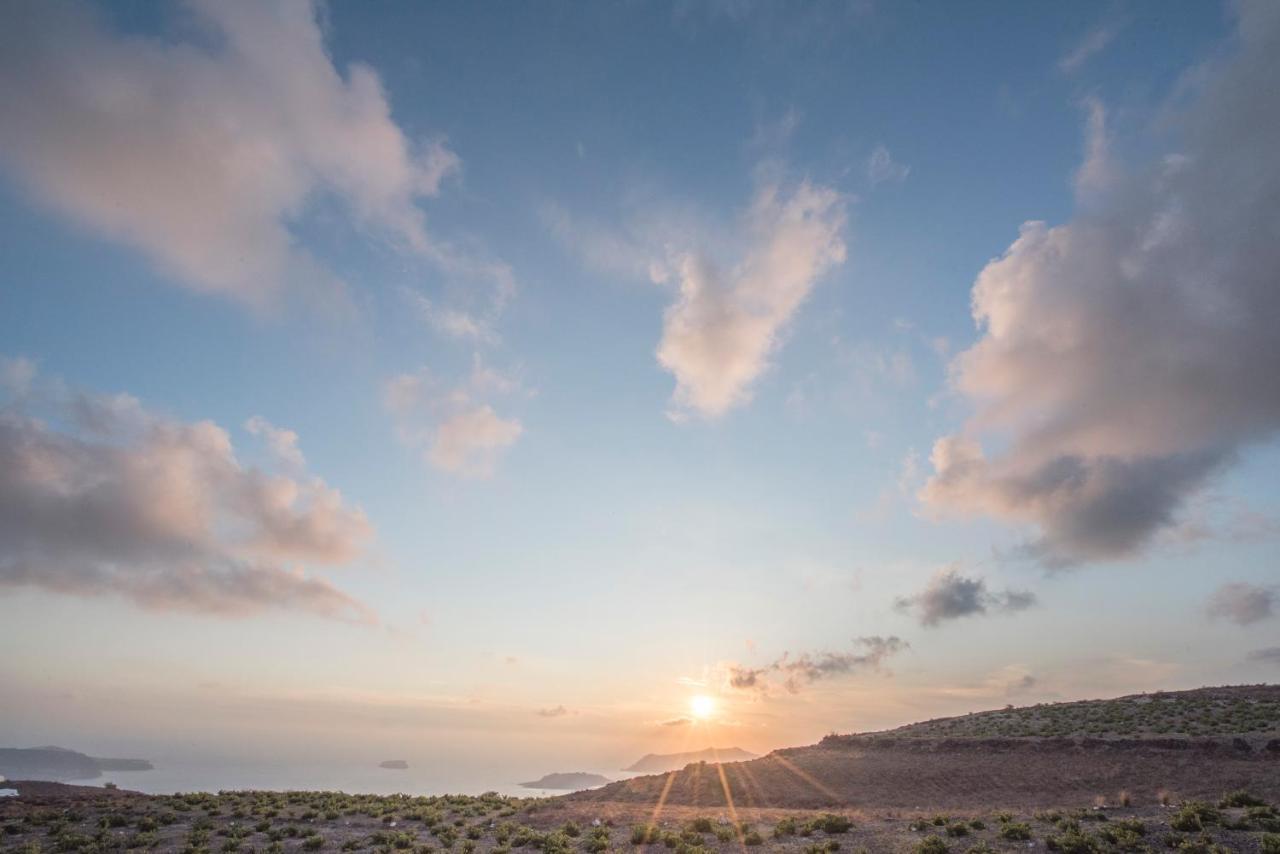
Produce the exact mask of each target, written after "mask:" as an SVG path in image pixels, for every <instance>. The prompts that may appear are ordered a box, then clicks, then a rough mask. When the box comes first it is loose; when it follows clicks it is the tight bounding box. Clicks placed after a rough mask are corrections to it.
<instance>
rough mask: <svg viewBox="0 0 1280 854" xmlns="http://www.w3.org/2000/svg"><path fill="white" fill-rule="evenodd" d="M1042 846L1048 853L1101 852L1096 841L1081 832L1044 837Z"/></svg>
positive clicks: (1089, 853)
mask: <svg viewBox="0 0 1280 854" xmlns="http://www.w3.org/2000/svg"><path fill="white" fill-rule="evenodd" d="M1044 845H1045V847H1046V848H1048V849H1049V850H1050V851H1060V852H1062V854H1100V852H1101V851H1102V849H1101V847H1100V846H1099V845H1098V841H1097V840H1096V839H1094V838H1093V837H1092V836H1090V835H1089V834H1087V833H1085V832H1084V831H1081V830H1068V831H1067V832H1065V833H1060V834H1057V835H1055V836H1048V837H1045V840H1044Z"/></svg>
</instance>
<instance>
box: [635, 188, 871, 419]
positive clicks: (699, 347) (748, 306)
mask: <svg viewBox="0 0 1280 854" xmlns="http://www.w3.org/2000/svg"><path fill="white" fill-rule="evenodd" d="M845 219H846V216H845V206H844V202H843V200H842V199H841V197H840V195H839V194H838V193H836V192H835V191H834V190H831V189H829V188H826V187H820V186H814V185H812V184H809V183H808V182H805V183H801V184H800V185H799V186H797V187H796V188H795V189H794V190H792V191H790V192H786V191H784V190H783V189H782V188H781V187H779V186H778V185H776V184H770V185H767V186H765V187H763V188H762V189H761V190H760V191H759V192H758V193H757V195H756V198H755V200H754V202H753V203H752V205H751V209H750V211H749V212H748V215H747V218H746V232H747V235H748V244H749V248H748V249H747V251H746V253H745V255H744V257H743V258H742V260H741V261H740V262H739V263H738V264H737V265H736V266H734V267H733V268H731V269H729V270H721V269H720V268H718V267H717V266H716V264H715V263H713V262H712V261H711V260H710V259H709V258H707V257H705V256H703V255H701V254H699V253H697V252H689V253H685V254H683V255H682V256H681V257H679V258H677V259H676V260H675V263H674V267H675V273H676V275H677V277H678V278H679V287H680V296H679V299H678V300H677V301H676V302H675V303H674V304H673V305H671V306H670V307H669V308H668V309H667V311H666V314H665V317H664V322H663V330H662V341H661V342H660V343H659V345H658V351H657V356H658V362H659V363H660V364H661V365H662V366H663V367H664V368H666V369H667V370H668V371H670V372H671V373H672V374H674V375H675V378H676V390H675V394H674V396H673V402H674V404H675V407H676V411H677V412H678V413H684V412H688V411H693V412H696V413H698V414H700V415H703V416H706V417H715V416H719V415H722V414H724V413H725V412H726V411H728V410H729V409H731V408H732V407H734V406H737V405H739V404H742V403H744V402H746V401H747V400H749V399H750V397H751V391H752V388H751V387H752V384H753V383H754V382H755V381H756V379H757V378H758V377H759V376H760V374H761V373H762V372H763V371H764V370H765V368H767V367H768V364H769V359H770V357H771V356H772V355H773V353H774V351H775V350H776V349H777V347H778V343H779V336H780V334H781V332H782V330H783V328H784V327H785V325H786V323H787V322H788V321H789V320H790V319H791V317H792V315H793V314H795V312H796V309H798V308H799V307H800V305H801V303H803V302H804V300H805V298H806V297H808V295H809V292H810V291H811V290H812V289H813V286H814V284H815V283H816V282H817V281H818V279H820V278H821V277H822V276H823V275H824V274H825V273H826V272H827V271H828V270H829V269H831V267H833V266H835V265H838V264H841V263H843V262H844V260H845V244H844V240H843V238H842V233H843V231H844V226H845Z"/></svg>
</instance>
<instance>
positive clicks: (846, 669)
mask: <svg viewBox="0 0 1280 854" xmlns="http://www.w3.org/2000/svg"><path fill="white" fill-rule="evenodd" d="M854 646H856V647H857V648H858V650H859V651H857V652H820V653H808V652H806V653H802V654H800V655H798V656H795V657H792V656H791V654H790V653H784V654H783V655H782V657H781V658H778V659H777V660H775V661H773V662H771V663H769V664H766V665H764V666H763V667H745V666H743V665H740V664H734V663H729V664H725V665H723V668H724V673H725V683H726V685H727V686H728V687H730V688H734V689H737V690H739V691H758V692H760V693H767V692H768V690H769V687H770V678H771V677H772V676H773V675H775V674H776V675H777V676H779V677H780V678H781V679H782V685H783V687H785V688H786V689H787V691H789V692H790V693H792V694H796V693H799V692H800V690H801V689H802V688H804V686H806V685H809V684H810V683H813V682H817V681H819V680H821V679H827V678H830V677H832V676H840V675H844V674H847V673H853V672H856V671H859V670H873V671H880V670H883V668H884V662H885V659H887V658H890V657H891V656H894V655H897V654H898V653H899V652H902V651H903V650H905V649H906V648H907V647H908V644H907V642H906V641H904V640H902V639H901V638H898V637H894V636H890V637H881V636H879V635H872V636H869V637H861V638H857V639H855V640H854Z"/></svg>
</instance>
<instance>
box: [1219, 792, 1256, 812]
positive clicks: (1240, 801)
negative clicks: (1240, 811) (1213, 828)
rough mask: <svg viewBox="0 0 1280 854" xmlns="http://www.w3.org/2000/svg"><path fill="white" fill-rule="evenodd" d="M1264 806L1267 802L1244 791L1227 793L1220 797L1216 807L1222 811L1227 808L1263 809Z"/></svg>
mask: <svg viewBox="0 0 1280 854" xmlns="http://www.w3.org/2000/svg"><path fill="white" fill-rule="evenodd" d="M1266 805H1267V802H1266V801H1264V800H1263V799H1262V798H1259V797H1256V796H1254V795H1252V794H1250V793H1249V792H1247V791H1245V790H1244V789H1236V790H1235V791H1234V792H1227V793H1226V794H1225V795H1223V796H1222V800H1220V801H1218V806H1220V807H1222V808H1224V809H1226V808H1227V807H1265V806H1266Z"/></svg>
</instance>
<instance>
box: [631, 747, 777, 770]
mask: <svg viewBox="0 0 1280 854" xmlns="http://www.w3.org/2000/svg"><path fill="white" fill-rule="evenodd" d="M756 758H757V757H756V755H755V754H754V753H748V752H747V751H745V750H743V749H742V748H740V747H725V748H718V747H708V748H707V749H706V750H695V751H692V752H689V753H650V754H647V755H646V756H644V757H643V758H641V759H640V761H638V762H636V763H635V764H634V765H632V766H630V767H627V768H623V769H622V770H623V771H639V772H640V773H642V774H662V773H665V772H667V771H678V770H680V769H681V768H683V767H684V766H686V765H688V764H689V763H691V762H746V761H748V760H751V759H756Z"/></svg>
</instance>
